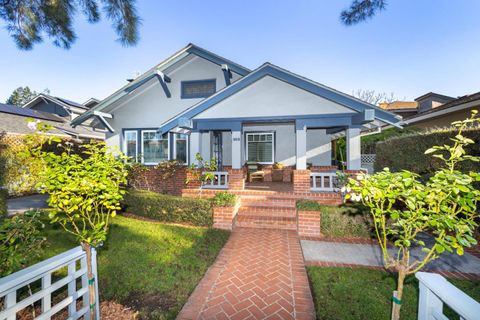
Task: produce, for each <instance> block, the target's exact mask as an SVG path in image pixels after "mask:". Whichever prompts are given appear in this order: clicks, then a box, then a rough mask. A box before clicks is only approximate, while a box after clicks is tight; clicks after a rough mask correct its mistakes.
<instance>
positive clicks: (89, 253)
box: [82, 242, 96, 320]
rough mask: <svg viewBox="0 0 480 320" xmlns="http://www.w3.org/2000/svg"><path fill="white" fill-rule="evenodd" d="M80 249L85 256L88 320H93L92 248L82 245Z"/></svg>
mask: <svg viewBox="0 0 480 320" xmlns="http://www.w3.org/2000/svg"><path fill="white" fill-rule="evenodd" d="M82 248H83V250H84V251H85V253H86V255H87V279H88V296H89V299H88V300H89V301H90V306H89V308H90V319H91V320H95V317H96V312H95V309H96V305H95V304H96V301H95V275H94V274H93V271H92V247H91V245H90V244H89V243H86V242H84V243H82Z"/></svg>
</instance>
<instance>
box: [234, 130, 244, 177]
mask: <svg viewBox="0 0 480 320" xmlns="http://www.w3.org/2000/svg"><path fill="white" fill-rule="evenodd" d="M241 168H242V132H241V131H232V169H241Z"/></svg>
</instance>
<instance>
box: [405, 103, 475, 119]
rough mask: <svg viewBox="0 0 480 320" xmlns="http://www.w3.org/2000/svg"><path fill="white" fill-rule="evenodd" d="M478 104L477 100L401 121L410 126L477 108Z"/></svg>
mask: <svg viewBox="0 0 480 320" xmlns="http://www.w3.org/2000/svg"><path fill="white" fill-rule="evenodd" d="M479 104H480V101H479V100H478V99H477V100H474V101H470V102H467V103H462V104H460V105H458V106H454V107H450V108H445V109H442V110H438V111H433V112H429V113H427V114H424V115H422V114H420V115H418V116H415V117H414V118H410V119H405V120H404V121H402V124H411V123H415V122H419V121H422V120H428V119H431V118H436V117H439V116H442V115H445V114H449V113H451V112H455V111H460V110H464V109H468V108H473V107H477V106H479ZM433 110H435V109H433Z"/></svg>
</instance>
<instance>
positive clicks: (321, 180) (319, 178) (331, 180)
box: [310, 172, 338, 191]
mask: <svg viewBox="0 0 480 320" xmlns="http://www.w3.org/2000/svg"><path fill="white" fill-rule="evenodd" d="M310 180H311V186H310V189H311V191H337V189H338V188H337V187H336V180H337V174H336V173H335V172H311V173H310Z"/></svg>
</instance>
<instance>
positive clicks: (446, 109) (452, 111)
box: [402, 92, 480, 129]
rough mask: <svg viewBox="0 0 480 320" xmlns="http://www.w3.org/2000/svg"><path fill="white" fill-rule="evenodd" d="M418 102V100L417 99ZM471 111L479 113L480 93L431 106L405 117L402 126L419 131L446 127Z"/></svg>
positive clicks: (463, 117) (468, 114)
mask: <svg viewBox="0 0 480 320" xmlns="http://www.w3.org/2000/svg"><path fill="white" fill-rule="evenodd" d="M417 100H418V98H417ZM472 110H479V111H480V92H477V93H474V94H470V95H465V96H463V97H459V98H457V99H454V98H450V99H449V101H447V102H445V103H443V104H440V105H439V104H438V103H437V105H433V106H432V107H431V108H430V109H426V110H424V111H423V112H421V113H418V114H416V115H413V116H410V117H405V118H404V120H403V122H402V124H404V125H406V126H412V127H417V128H421V129H429V128H442V127H448V126H450V124H451V123H452V122H453V121H458V120H464V119H466V118H468V117H469V116H470V115H471V112H472Z"/></svg>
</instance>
